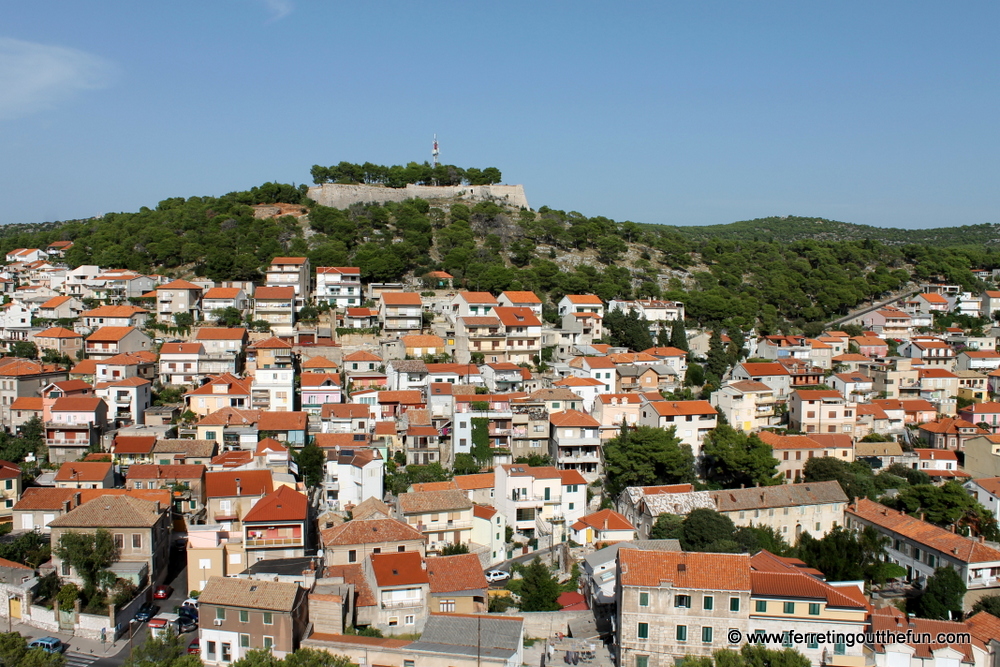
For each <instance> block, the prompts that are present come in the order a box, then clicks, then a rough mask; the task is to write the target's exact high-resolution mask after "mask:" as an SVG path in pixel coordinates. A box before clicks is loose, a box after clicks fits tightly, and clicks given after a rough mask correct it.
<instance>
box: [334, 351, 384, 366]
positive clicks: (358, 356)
mask: <svg viewBox="0 0 1000 667" xmlns="http://www.w3.org/2000/svg"><path fill="white" fill-rule="evenodd" d="M343 361H345V362H346V361H377V362H380V363H381V361H382V357H380V356H378V355H375V354H372V353H371V352H365V351H364V350H358V351H357V352H351V353H350V354H348V355H347V356H345V357H344V358H343Z"/></svg>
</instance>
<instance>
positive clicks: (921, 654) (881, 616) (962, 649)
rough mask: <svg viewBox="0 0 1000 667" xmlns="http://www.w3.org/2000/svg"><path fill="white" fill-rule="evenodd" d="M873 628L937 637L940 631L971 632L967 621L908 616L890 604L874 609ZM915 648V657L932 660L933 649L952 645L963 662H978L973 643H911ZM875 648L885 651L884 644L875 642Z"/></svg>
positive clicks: (874, 630) (879, 630) (875, 630)
mask: <svg viewBox="0 0 1000 667" xmlns="http://www.w3.org/2000/svg"><path fill="white" fill-rule="evenodd" d="M870 623H871V629H872V631H873V632H875V633H878V632H909V631H912V632H913V634H914V635H919V634H923V633H925V632H926V633H927V636H928V637H931V638H934V639H936V638H937V636H938V634H939V633H963V634H964V633H966V632H969V628H968V626H966V624H965V623H958V622H956V621H934V620H929V619H926V618H916V617H913V616H908V615H907V614H904V613H903V612H901V611H900V610H899V609H897V608H896V607H893V606H892V605H889V606H887V607H880V608H879V609H874V610H872V613H871V616H870ZM909 646H912V647H913V648H914V652H913V657H914V658H922V662H923V661H930V660H931V659H932V658H933V657H934V656H933V653H932V651H937V650H938V649H941V648H944V647H945V646H950V647H951V648H953V649H955V650H956V651H957V652H958V653H960V654H962V656H963V658H962V660H961V662H962V663H969V664H973V663H975V662H976V660H975V655H974V654H973V652H972V644H964V643H963V644H959V643H957V642H956V643H953V644H937V643H930V644H922V643H920V644H918V643H913V644H909ZM874 648H875V650H876V652H882V651H884V650H885V649H884V645H883V644H875V645H874Z"/></svg>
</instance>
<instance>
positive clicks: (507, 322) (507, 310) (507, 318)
mask: <svg viewBox="0 0 1000 667" xmlns="http://www.w3.org/2000/svg"><path fill="white" fill-rule="evenodd" d="M493 314H494V315H496V316H497V318H499V320H500V321H501V322H502V323H503V325H504V326H505V327H508V329H509V328H510V327H540V326H542V322H541V320H539V319H538V316H537V315H535V313H534V311H532V310H531V308H524V307H504V306H497V307H496V308H494V309H493ZM508 333H509V332H508Z"/></svg>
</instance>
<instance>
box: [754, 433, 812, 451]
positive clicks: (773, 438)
mask: <svg viewBox="0 0 1000 667" xmlns="http://www.w3.org/2000/svg"><path fill="white" fill-rule="evenodd" d="M757 437H758V438H760V439H761V440H762V441H763V442H764V443H765V444H768V445H771V449H823V445H821V444H819V443H818V442H816V441H815V440H813V439H812V438H811V437H810V436H807V435H779V434H777V433H774V432H773V431H761V432H760V433H758V434H757Z"/></svg>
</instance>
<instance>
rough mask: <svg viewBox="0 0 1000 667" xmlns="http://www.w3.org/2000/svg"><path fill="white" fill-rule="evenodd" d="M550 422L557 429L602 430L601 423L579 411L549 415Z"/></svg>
mask: <svg viewBox="0 0 1000 667" xmlns="http://www.w3.org/2000/svg"><path fill="white" fill-rule="evenodd" d="M549 422H550V423H551V424H552V425H553V426H556V427H565V426H573V427H579V428H600V426H601V423H600V422H599V421H597V420H596V419H594V418H593V417H591V416H590V415H588V414H586V413H585V412H580V411H579V410H563V411H562V412H553V413H552V414H550V415H549Z"/></svg>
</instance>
